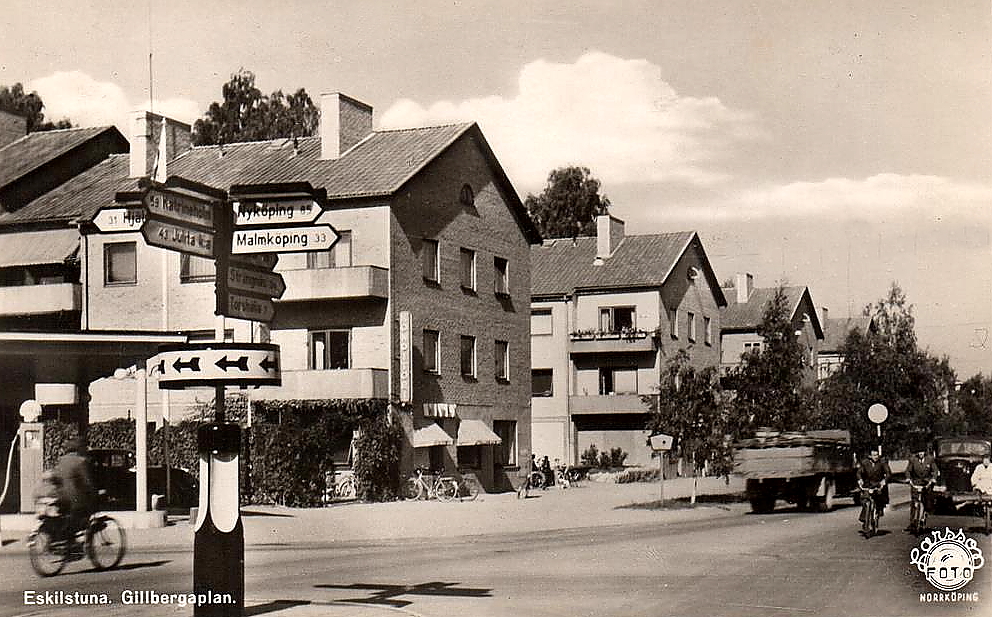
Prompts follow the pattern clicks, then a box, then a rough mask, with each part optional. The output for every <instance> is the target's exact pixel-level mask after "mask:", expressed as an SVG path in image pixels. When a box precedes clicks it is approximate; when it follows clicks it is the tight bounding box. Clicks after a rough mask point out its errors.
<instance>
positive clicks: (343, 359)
mask: <svg viewBox="0 0 992 617" xmlns="http://www.w3.org/2000/svg"><path fill="white" fill-rule="evenodd" d="M350 357H351V331H350V330H318V331H314V332H310V369H311V370H315V371H323V370H328V369H344V368H349V366H350V365H351V362H350Z"/></svg>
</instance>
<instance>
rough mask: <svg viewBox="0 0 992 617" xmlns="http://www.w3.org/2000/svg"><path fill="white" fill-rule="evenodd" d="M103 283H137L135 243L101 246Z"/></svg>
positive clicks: (115, 243)
mask: <svg viewBox="0 0 992 617" xmlns="http://www.w3.org/2000/svg"><path fill="white" fill-rule="evenodd" d="M103 282H104V284H105V285H127V284H134V283H137V282H138V256H137V248H136V243H135V242H112V243H108V244H105V245H103Z"/></svg>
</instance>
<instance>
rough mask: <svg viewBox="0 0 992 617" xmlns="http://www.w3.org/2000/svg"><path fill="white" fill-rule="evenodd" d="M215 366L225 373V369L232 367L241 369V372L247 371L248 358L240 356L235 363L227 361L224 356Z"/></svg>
mask: <svg viewBox="0 0 992 617" xmlns="http://www.w3.org/2000/svg"><path fill="white" fill-rule="evenodd" d="M215 364H216V365H217V368H219V369H220V370H222V371H227V369H229V368H232V367H235V366H236V367H238V368H239V369H241V370H242V371H247V370H248V356H241V357H240V358H238V359H237V360H235V361H230V360H228V359H227V356H224V357H223V358H221V359H220V360H218V361H217V362H216V363H215Z"/></svg>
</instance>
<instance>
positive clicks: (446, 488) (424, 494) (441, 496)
mask: <svg viewBox="0 0 992 617" xmlns="http://www.w3.org/2000/svg"><path fill="white" fill-rule="evenodd" d="M414 473H415V474H416V475H415V476H413V477H411V478H409V479H408V480H407V481H406V484H405V485H404V486H403V496H404V497H406V498H407V499H409V500H420V499H437V500H438V501H445V502H447V501H451V500H452V499H454V498H455V497H456V496H457V494H458V484H457V483H456V482H455V481H454V480H455V479H454V478H452V477H450V476H442V475H441V474H440V472H439V473H436V474H431V476H432V477H433V480H431V481H428V480H427V479H426V478H425V477H424V470H423V469H422V468H420V467H418V468H417V469H416V470H414Z"/></svg>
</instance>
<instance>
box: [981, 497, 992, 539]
mask: <svg viewBox="0 0 992 617" xmlns="http://www.w3.org/2000/svg"><path fill="white" fill-rule="evenodd" d="M983 505H984V507H983V508H982V521H983V522H984V523H985V535H989V534H990V533H992V504H990V503H988V502H985V503H984V504H983Z"/></svg>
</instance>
